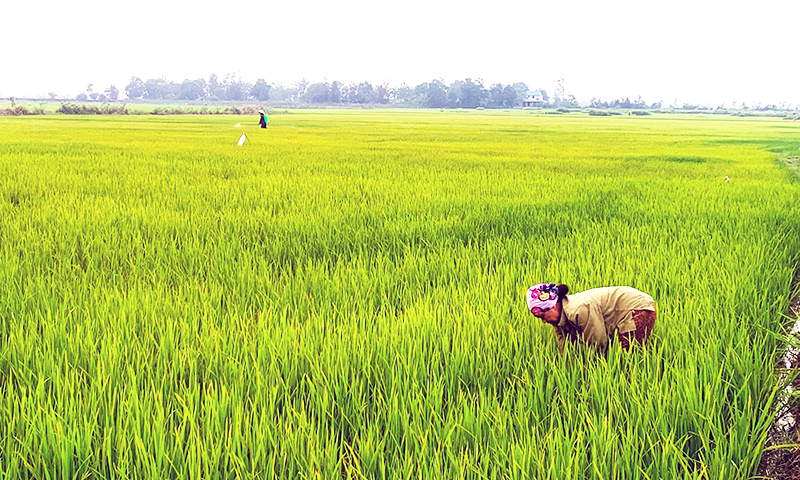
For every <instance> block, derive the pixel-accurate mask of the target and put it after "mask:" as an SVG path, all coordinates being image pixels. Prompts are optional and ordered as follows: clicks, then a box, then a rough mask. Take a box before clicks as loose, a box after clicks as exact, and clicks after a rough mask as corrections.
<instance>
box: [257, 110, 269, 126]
mask: <svg viewBox="0 0 800 480" xmlns="http://www.w3.org/2000/svg"><path fill="white" fill-rule="evenodd" d="M258 113H259V114H260V115H261V118H259V119H258V124H259V125H261V128H267V124H268V123H269V118H268V117H267V114H266V113H264V110H263V109H259V110H258Z"/></svg>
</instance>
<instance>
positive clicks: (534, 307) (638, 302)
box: [527, 283, 656, 353]
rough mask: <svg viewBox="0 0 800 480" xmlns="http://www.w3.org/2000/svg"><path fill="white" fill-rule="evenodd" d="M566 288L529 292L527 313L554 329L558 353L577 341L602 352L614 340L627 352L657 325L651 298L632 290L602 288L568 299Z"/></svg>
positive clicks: (546, 285)
mask: <svg viewBox="0 0 800 480" xmlns="http://www.w3.org/2000/svg"><path fill="white" fill-rule="evenodd" d="M568 292H569V287H567V286H566V285H556V284H554V283H538V284H536V285H534V286H532V287H531V288H529V289H528V293H527V300H528V311H530V312H531V313H532V314H533V315H534V316H535V317H536V318H539V319H541V320H542V321H543V322H544V323H549V324H550V325H552V326H553V327H554V328H555V331H556V338H557V339H558V351H559V352H560V353H564V344H565V343H566V342H567V340H569V341H571V342H574V341H577V340H580V341H582V342H584V343H587V344H589V345H592V346H594V347H596V348H597V349H598V350H599V351H605V350H606V349H607V347H608V343H609V339H611V338H613V337H614V336H615V333H616V338H617V340H618V341H619V343H620V346H622V348H623V349H625V350H628V349H629V348H630V345H631V343H633V342H634V341H636V342H638V343H639V344H644V343H645V342H646V341H647V339H648V338H650V333H651V332H652V331H653V327H654V326H655V324H656V303H655V302H654V301H653V297H651V296H650V295H648V294H646V293H644V292H640V291H639V290H636V289H635V288H633V287H602V288H593V289H591V290H586V291H585V292H580V293H575V294H573V295H569V296H567V293H568Z"/></svg>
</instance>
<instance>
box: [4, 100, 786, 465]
mask: <svg viewBox="0 0 800 480" xmlns="http://www.w3.org/2000/svg"><path fill="white" fill-rule="evenodd" d="M270 120H271V121H270V128H269V129H268V130H260V129H258V128H257V125H256V122H257V118H256V117H253V116H247V117H234V116H203V117H199V116H179V117H150V116H141V117H140V116H134V117H85V118H76V117H66V116H46V117H34V118H0V172H2V173H0V338H2V339H3V341H2V343H0V394H1V395H0V426H2V430H0V472H2V475H3V476H4V477H6V478H51V479H62V478H87V477H89V478H109V479H110V478H187V479H200V478H203V479H212V478H226V479H227V478H231V479H233V478H273V477H280V478H338V476H340V475H345V476H347V477H348V478H458V479H462V478H513V479H516V478H530V479H544V478H553V479H583V478H598V479H600V478H602V479H657V478H708V479H717V478H726V479H727V478H748V477H749V476H750V475H752V474H754V472H755V467H756V466H757V464H758V462H759V459H760V456H761V453H762V451H763V446H764V441H765V438H766V431H767V427H768V425H769V422H770V420H771V408H772V406H773V402H774V395H775V392H776V388H777V386H776V385H775V382H776V376H775V375H774V374H773V366H774V364H775V360H776V358H777V356H778V353H779V348H780V345H779V341H778V340H777V339H776V337H775V335H774V333H780V332H782V331H783V323H784V320H783V319H782V317H781V314H782V313H783V312H784V311H785V310H786V307H787V303H788V299H789V296H790V293H791V292H790V285H791V279H792V276H793V273H794V269H795V267H796V263H797V260H798V253H800V241H798V235H799V234H800V220H798V218H800V217H798V212H797V205H798V201H800V183H798V182H796V181H795V180H793V178H795V177H793V176H792V175H790V173H789V172H788V170H787V167H785V166H783V164H782V163H781V162H780V161H777V160H776V159H777V157H778V156H779V155H778V153H780V154H786V153H787V152H790V151H791V150H792V146H793V144H794V143H796V142H797V137H798V133H800V126H798V127H795V126H794V124H787V123H786V122H785V121H781V120H774V119H737V118H730V117H688V116H687V117H680V116H660V115H652V116H647V117H598V118H595V117H591V118H590V117H586V116H572V115H541V116H539V115H531V114H530V113H528V112H524V111H523V112H492V111H481V112H458V113H456V112H447V113H443V112H438V111H406V110H404V111H314V112H311V111H306V112H301V111H294V112H292V113H291V114H287V115H275V116H271V118H270ZM787 127H792V128H787ZM243 130H245V131H247V132H248V134H249V136H250V139H251V142H250V143H249V144H247V145H245V146H244V147H242V148H239V147H236V146H235V143H236V140H237V139H238V137H239V135H240V134H241V132H242V131H243ZM726 175H728V176H730V178H731V181H730V182H727V183H726V182H724V177H725V176H726ZM541 281H554V282H557V283H562V282H563V283H567V284H569V285H570V288H571V290H572V291H576V292H577V291H581V290H583V289H587V288H592V287H597V286H603V285H616V284H624V285H631V286H634V287H637V288H639V289H641V290H644V291H647V292H649V293H650V294H651V295H652V296H653V297H654V298H655V299H656V302H657V305H658V310H659V320H658V324H657V326H656V330H655V332H654V337H653V339H652V343H651V344H650V345H649V347H648V348H647V349H645V350H637V351H635V352H633V353H631V354H624V353H623V352H620V351H619V350H618V347H615V348H612V350H611V351H610V352H609V354H608V357H607V358H594V357H592V356H591V355H589V354H587V352H586V351H585V349H583V348H581V347H580V346H577V348H571V349H568V350H567V353H566V355H565V356H564V357H559V355H558V353H557V349H556V345H555V339H554V337H553V332H552V331H551V328H550V327H546V326H543V325H542V324H541V323H540V322H539V321H537V320H536V319H535V318H534V317H533V316H532V315H530V314H529V313H528V312H527V311H526V308H525V301H524V295H525V292H526V289H527V287H528V286H530V285H531V284H533V283H536V282H541Z"/></svg>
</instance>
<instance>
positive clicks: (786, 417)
mask: <svg viewBox="0 0 800 480" xmlns="http://www.w3.org/2000/svg"><path fill="white" fill-rule="evenodd" d="M798 287H800V269H798V270H797V272H796V273H795V277H794V284H793V288H794V289H795V290H796V289H797V288H798ZM786 315H787V316H788V317H790V318H791V319H792V322H793V326H792V330H791V335H792V336H793V337H795V339H797V343H796V344H797V345H800V293H798V294H797V295H795V296H794V298H792V300H791V301H790V302H789V311H788V312H786ZM775 369H776V372H777V373H778V381H779V382H781V383H783V382H785V381H786V379H787V378H788V377H789V375H792V374H795V373H797V372H798V370H799V369H800V348H797V347H795V346H791V345H789V346H787V348H786V352H785V353H784V355H783V357H782V358H781V360H780V361H779V362H778V365H777V366H776V367H775ZM793 392H800V375H798V376H797V378H795V379H794V380H793V381H792V383H791V384H790V385H788V386H787V387H786V390H785V391H784V392H782V394H780V395H781V396H780V398H779V399H778V402H779V403H778V405H779V406H780V408H778V410H777V411H776V413H775V421H774V422H773V424H772V427H770V432H769V437H768V438H767V444H766V447H767V448H769V447H773V446H778V445H794V444H799V443H800V399H798V397H794V396H793ZM794 395H797V393H794ZM755 478H775V479H778V478H780V479H789V480H800V449H798V448H782V449H777V450H770V451H767V452H765V453H764V456H763V457H761V464H759V466H758V472H757V474H756V477H755Z"/></svg>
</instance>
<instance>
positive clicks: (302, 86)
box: [294, 78, 309, 97]
mask: <svg viewBox="0 0 800 480" xmlns="http://www.w3.org/2000/svg"><path fill="white" fill-rule="evenodd" d="M308 85H309V83H308V80H306V79H305V78H303V79H300V81H299V82H295V83H294V87H295V88H297V95H299V96H301V97H302V96H303V95H305V94H306V90H308Z"/></svg>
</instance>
